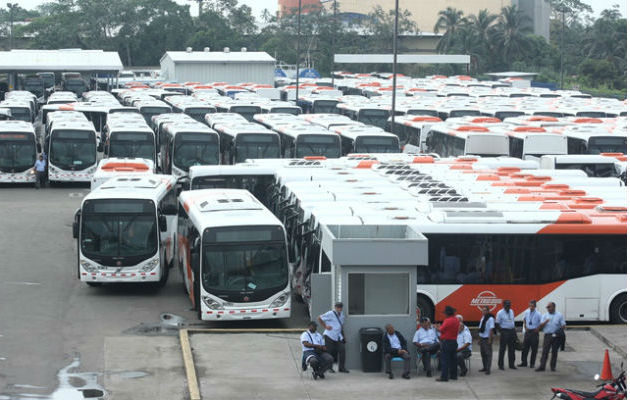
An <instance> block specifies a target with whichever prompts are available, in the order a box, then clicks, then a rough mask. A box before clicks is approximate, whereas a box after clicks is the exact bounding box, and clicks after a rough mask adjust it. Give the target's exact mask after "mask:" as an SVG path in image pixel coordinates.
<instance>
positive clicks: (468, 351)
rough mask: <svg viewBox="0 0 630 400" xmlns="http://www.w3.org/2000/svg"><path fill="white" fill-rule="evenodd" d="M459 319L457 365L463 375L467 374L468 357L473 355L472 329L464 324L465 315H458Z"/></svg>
mask: <svg viewBox="0 0 630 400" xmlns="http://www.w3.org/2000/svg"><path fill="white" fill-rule="evenodd" d="M457 319H458V320H459V332H458V333H457V365H459V370H460V371H461V372H460V374H461V376H466V373H467V372H468V368H466V359H467V358H470V356H471V355H472V335H471V334H470V329H468V327H467V326H466V325H464V317H462V316H461V315H457Z"/></svg>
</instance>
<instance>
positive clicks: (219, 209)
mask: <svg viewBox="0 0 630 400" xmlns="http://www.w3.org/2000/svg"><path fill="white" fill-rule="evenodd" d="M177 265H178V266H179V268H180V270H181V272H182V275H183V278H184V284H185V286H186V291H187V292H188V296H189V298H190V299H191V301H192V303H193V304H194V306H195V310H196V311H197V315H198V317H199V318H200V319H202V320H214V321H216V320H249V319H276V318H289V317H290V316H291V286H290V282H289V276H290V271H289V264H288V253H287V241H286V233H285V231H284V227H283V225H282V223H281V222H280V221H279V220H278V219H277V218H276V217H275V216H274V215H273V214H272V213H271V212H270V211H269V210H267V209H266V208H265V207H264V206H263V205H262V204H261V203H260V202H259V201H258V200H256V198H255V197H254V196H253V195H252V194H251V193H249V192H247V191H246V190H227V189H206V190H198V191H187V192H183V193H182V194H181V195H180V196H179V218H178V247H177Z"/></svg>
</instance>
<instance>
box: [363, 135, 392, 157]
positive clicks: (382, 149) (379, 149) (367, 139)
mask: <svg viewBox="0 0 630 400" xmlns="http://www.w3.org/2000/svg"><path fill="white" fill-rule="evenodd" d="M354 147H355V148H354V152H355V153H400V147H398V140H397V139H396V138H393V137H377V136H361V137H358V138H357V139H356V143H355V145H354Z"/></svg>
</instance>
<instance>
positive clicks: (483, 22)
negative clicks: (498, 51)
mask: <svg viewBox="0 0 630 400" xmlns="http://www.w3.org/2000/svg"><path fill="white" fill-rule="evenodd" d="M498 17H499V16H498V15H496V14H490V12H489V11H488V10H487V9H483V10H480V11H479V13H478V14H477V15H471V16H469V17H468V21H470V28H471V31H472V33H473V35H474V37H475V42H476V43H477V44H478V46H477V47H478V49H477V50H478V53H479V57H482V58H485V60H484V61H485V62H484V64H488V63H489V61H490V60H489V58H490V53H491V45H492V36H493V34H494V30H495V26H494V23H495V21H496V20H497V18H498ZM479 61H480V62H481V60H479Z"/></svg>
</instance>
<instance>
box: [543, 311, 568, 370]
mask: <svg viewBox="0 0 630 400" xmlns="http://www.w3.org/2000/svg"><path fill="white" fill-rule="evenodd" d="M566 326H567V323H566V322H565V320H564V316H562V314H560V313H559V312H557V311H556V303H554V302H551V303H549V304H547V312H546V313H545V314H544V315H543V316H542V322H541V324H540V326H539V327H538V330H541V329H542V331H543V333H544V334H545V336H544V338H543V348H542V354H541V355H540V367H538V368H536V372H539V371H544V370H545V366H546V365H547V357H548V356H549V350H551V360H550V361H549V366H550V367H551V370H552V371H555V370H556V361H558V349H559V348H560V345H561V344H562V340H563V338H564V328H565V327H566Z"/></svg>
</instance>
